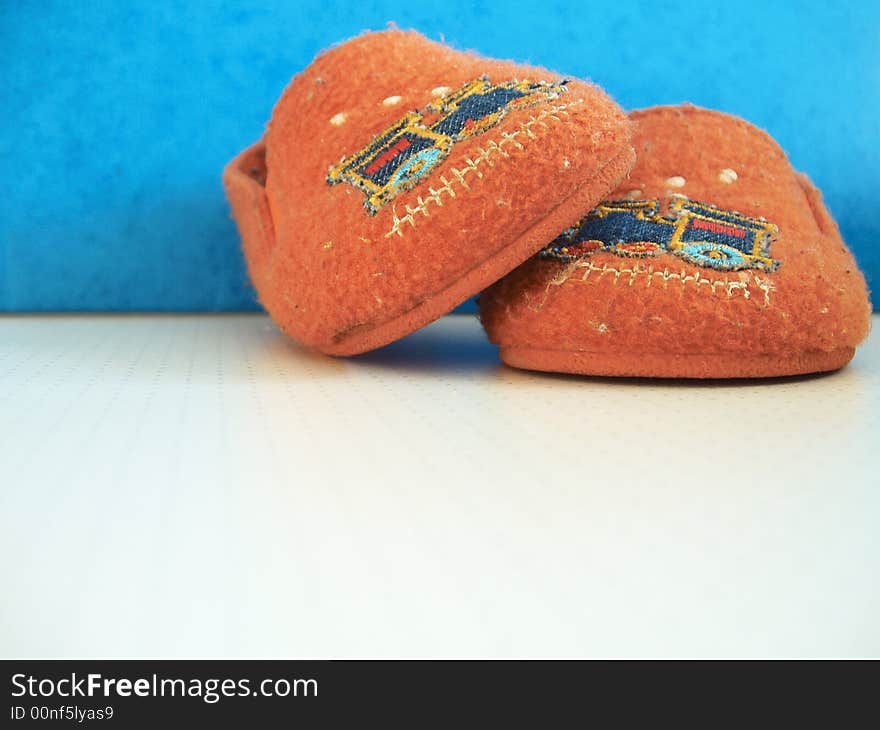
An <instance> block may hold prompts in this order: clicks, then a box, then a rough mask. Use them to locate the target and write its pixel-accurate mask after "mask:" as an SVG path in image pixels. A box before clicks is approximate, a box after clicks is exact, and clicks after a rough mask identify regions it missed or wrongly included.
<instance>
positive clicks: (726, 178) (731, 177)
mask: <svg viewBox="0 0 880 730" xmlns="http://www.w3.org/2000/svg"><path fill="white" fill-rule="evenodd" d="M738 177H739V175H737V174H736V170H731V169H730V168H729V167H725V168H724V169H723V170H722V171H721V172H719V173H718V179H719V180H720V181H721V182H723V183H725V184H726V185H730V183H732V182H736V179H737V178H738Z"/></svg>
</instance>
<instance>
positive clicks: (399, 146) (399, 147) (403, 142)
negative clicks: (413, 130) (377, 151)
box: [364, 139, 409, 175]
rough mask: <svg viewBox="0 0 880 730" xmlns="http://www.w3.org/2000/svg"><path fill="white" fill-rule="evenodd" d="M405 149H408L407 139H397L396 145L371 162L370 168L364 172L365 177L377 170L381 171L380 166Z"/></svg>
mask: <svg viewBox="0 0 880 730" xmlns="http://www.w3.org/2000/svg"><path fill="white" fill-rule="evenodd" d="M407 147H409V140H408V139H399V140H398V141H397V143H396V144H395V145H394V146H392V147H391V148H390V149H387V150H385V152H383V153H382V154H381V155H379V156H378V157H377V158H376V159H375V160H373V162H371V163H370V166H369V167H368V168H367V169H366V170H365V171H364V172H366V173H367V175H374V174H376V173H377V172H378V171H379V170H381V169H382V166H383V165H384V164H385V163H386V162H389V161H390V160H391V159H392V158H394V157H395V156H396V155H398V154H400V153H401V152H403V151H404V150H405V149H406V148H407Z"/></svg>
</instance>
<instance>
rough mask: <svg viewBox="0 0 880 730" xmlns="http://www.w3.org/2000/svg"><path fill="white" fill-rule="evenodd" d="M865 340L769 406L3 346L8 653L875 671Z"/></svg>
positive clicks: (65, 338) (421, 349) (221, 339)
mask: <svg viewBox="0 0 880 730" xmlns="http://www.w3.org/2000/svg"><path fill="white" fill-rule="evenodd" d="M878 372H880V342H878V338H877V337H876V336H875V337H874V338H873V339H872V340H871V341H869V342H868V344H867V345H866V346H865V347H863V349H862V350H860V352H859V354H858V355H857V356H856V359H855V361H854V362H853V363H852V365H850V367H848V368H847V369H846V370H844V371H843V372H841V373H839V374H836V375H833V376H829V377H818V378H803V379H794V380H784V381H776V382H772V383H736V384H731V383H728V384H720V385H705V384H702V385H701V384H693V383H691V384H687V383H674V382H669V381H665V382H650V381H615V380H603V379H581V378H569V377H562V376H548V375H540V374H530V373H526V372H518V371H515V370H512V369H508V368H505V367H503V366H501V365H500V364H499V361H498V359H497V356H496V353H495V350H494V348H493V347H492V346H490V345H489V344H488V343H486V342H485V341H484V339H483V335H482V332H481V330H480V328H479V325H478V324H477V323H476V321H475V320H474V319H473V318H470V317H456V318H447V319H445V320H442V321H440V322H438V323H436V324H434V325H432V326H431V327H429V328H428V329H427V330H425V331H422V332H420V333H418V334H416V335H414V336H412V337H410V338H408V339H407V340H404V341H402V342H400V343H397V344H395V345H392V346H391V347H389V348H386V349H385V350H383V351H381V352H378V353H374V354H371V355H368V356H365V357H361V358H358V359H355V360H347V361H346V360H333V359H329V358H325V357H322V356H319V355H316V354H312V353H309V352H307V351H305V350H303V349H301V348H299V347H298V346H297V345H294V344H292V343H290V342H288V341H287V340H286V339H285V338H284V337H282V336H281V335H280V334H278V332H277V331H276V330H275V329H274V327H273V326H272V325H271V324H270V323H269V321H268V320H267V319H266V318H264V317H262V316H259V315H232V316H130V317H124V316H118V317H110V316H104V317H88V316H76V317H35V316H26V317H5V318H0V483H2V489H0V500H2V502H0V509H2V516H0V529H2V537H0V549H2V556H3V557H2V565H0V580H2V607H0V654H2V655H4V656H22V655H27V656H70V655H74V656H133V655H136V656H174V655H184V656H239V655H247V656H276V655H277V656H299V657H307V656H308V657H325V656H331V657H332V656H532V655H538V656H563V655H565V656H587V655H590V656H597V655H603V656H607V655H613V656H619V655H640V656H656V655H674V656H678V655H688V656H692V655H785V656H801V655H839V656H845V655H873V656H877V655H880V586H878V575H880V529H878V528H880V489H878V485H880V480H878V465H880V456H878V447H880V439H878V433H880V429H878V413H880V377H878Z"/></svg>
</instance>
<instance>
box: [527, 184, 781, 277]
mask: <svg viewBox="0 0 880 730" xmlns="http://www.w3.org/2000/svg"><path fill="white" fill-rule="evenodd" d="M777 233H778V229H777V227H776V226H775V225H773V224H772V223H770V222H768V221H766V220H764V219H763V218H750V217H749V216H745V215H742V214H741V213H736V212H734V211H729V210H723V209H722V208H716V207H715V206H714V205H709V204H708V203H700V202H697V201H695V200H688V199H687V198H685V197H684V196H680V195H678V196H675V197H674V198H673V199H672V202H671V203H670V205H669V214H668V215H661V213H660V201H659V200H609V201H606V202H604V203H600V204H599V205H598V206H597V207H596V208H594V209H593V210H592V211H590V212H589V213H588V214H587V215H586V216H585V217H584V218H582V219H581V220H580V221H578V222H577V223H576V224H575V225H574V226H573V227H572V228H569V229H568V230H566V231H564V232H563V233H562V234H561V235H560V236H558V237H557V238H556V239H555V240H554V241H553V242H552V243H550V245H549V246H547V247H546V248H545V249H544V250H543V251H541V254H540V255H541V256H542V257H543V258H551V259H557V260H561V261H575V260H577V259H581V258H584V257H586V256H590V255H591V254H594V253H596V252H598V251H610V252H612V253H615V254H617V255H618V256H633V257H637V258H648V257H651V256H659V255H660V254H661V253H664V252H668V253H672V254H675V255H676V256H678V257H679V258H682V259H684V260H685V261H689V262H690V263H692V264H696V265H697V266H703V267H706V268H710V269H718V270H720V271H736V270H738V269H762V270H763V271H775V270H776V269H777V268H778V266H779V261H774V260H773V259H772V258H770V244H771V243H772V242H773V238H774V237H775V236H776V234H777Z"/></svg>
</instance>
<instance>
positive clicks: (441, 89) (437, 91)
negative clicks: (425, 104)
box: [431, 86, 452, 96]
mask: <svg viewBox="0 0 880 730" xmlns="http://www.w3.org/2000/svg"><path fill="white" fill-rule="evenodd" d="M450 91H452V89H450V88H449V87H448V86H435V87H434V88H433V89H431V93H432V94H433V95H434V96H446V94H448V93H449V92H450Z"/></svg>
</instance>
